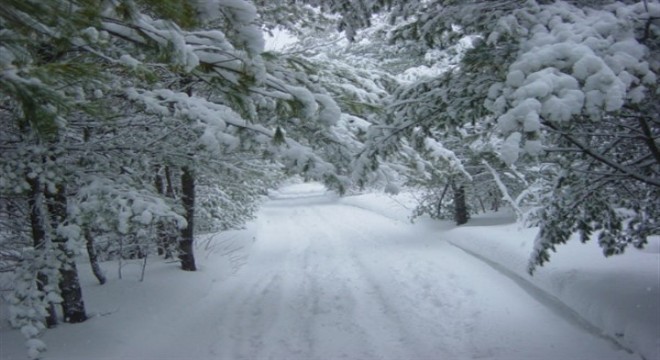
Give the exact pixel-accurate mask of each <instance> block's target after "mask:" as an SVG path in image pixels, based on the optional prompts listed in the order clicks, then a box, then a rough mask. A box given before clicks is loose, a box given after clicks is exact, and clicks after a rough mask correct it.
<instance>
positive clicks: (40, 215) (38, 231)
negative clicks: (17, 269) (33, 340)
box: [27, 178, 57, 328]
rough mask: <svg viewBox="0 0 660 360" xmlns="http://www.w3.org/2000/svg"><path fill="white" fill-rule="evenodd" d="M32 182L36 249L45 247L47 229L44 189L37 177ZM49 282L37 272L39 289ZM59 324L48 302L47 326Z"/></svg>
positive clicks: (32, 214)
mask: <svg viewBox="0 0 660 360" xmlns="http://www.w3.org/2000/svg"><path fill="white" fill-rule="evenodd" d="M27 182H28V183H29V184H30V197H29V198H28V206H29V208H30V227H31V228H32V245H33V246H34V248H35V249H43V248H44V247H45V242H46V230H45V228H44V218H45V216H44V215H45V214H44V208H43V201H44V199H43V196H44V194H43V191H42V189H41V184H40V183H39V180H37V179H29V178H28V179H27ZM46 284H48V277H47V276H46V275H45V274H44V273H42V272H39V273H38V274H37V289H39V291H43V290H44V286H45V285H46ZM55 325H57V314H56V312H55V306H54V305H53V303H49V304H48V316H47V317H46V326H47V327H49V328H52V327H54V326H55Z"/></svg>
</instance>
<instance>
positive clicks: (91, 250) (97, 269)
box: [84, 229, 106, 285]
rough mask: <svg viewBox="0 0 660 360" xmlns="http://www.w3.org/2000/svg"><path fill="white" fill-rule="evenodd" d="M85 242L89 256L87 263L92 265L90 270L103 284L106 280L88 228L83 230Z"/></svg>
mask: <svg viewBox="0 0 660 360" xmlns="http://www.w3.org/2000/svg"><path fill="white" fill-rule="evenodd" d="M84 234H85V244H86V245H87V255H88V256H89V265H90V266H91V267H92V272H93V273H94V276H96V279H97V280H98V281H99V284H101V285H103V284H105V282H106V278H105V274H104V273H103V270H101V266H100V265H99V258H98V256H97V255H96V248H95V247H94V236H93V235H92V232H91V231H89V229H85V230H84Z"/></svg>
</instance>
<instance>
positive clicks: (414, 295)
mask: <svg viewBox="0 0 660 360" xmlns="http://www.w3.org/2000/svg"><path fill="white" fill-rule="evenodd" d="M355 211H356V210H354V209H352V212H353V213H355ZM336 212H337V213H341V211H336ZM357 212H360V213H361V212H363V215H366V216H368V217H371V218H372V219H371V221H374V219H379V218H381V219H382V221H379V222H380V223H382V226H381V227H380V228H379V230H378V231H374V229H365V227H364V224H363V223H362V222H360V221H359V219H358V218H356V217H347V218H345V219H341V221H336V220H335V221H334V223H333V228H335V229H337V228H339V229H342V231H341V232H342V234H345V235H350V236H351V237H353V238H355V239H356V240H357V241H356V245H355V246H352V247H349V249H348V251H347V253H349V254H350V256H351V258H352V259H353V261H354V263H355V264H357V265H358V266H359V267H360V269H361V270H360V271H361V273H362V274H364V275H365V278H366V279H367V280H368V283H369V284H370V286H371V288H372V289H374V291H375V294H376V299H377V300H378V302H379V304H380V306H381V307H382V309H383V315H385V316H386V317H388V318H390V319H391V320H392V322H393V323H395V324H397V327H398V332H399V333H401V334H402V336H401V338H400V342H401V343H402V346H405V347H408V348H411V349H413V350H414V353H413V354H414V355H413V356H412V357H408V358H429V357H437V356H439V354H442V357H444V358H460V357H465V356H466V354H470V353H472V352H473V351H472V346H471V343H472V337H471V329H472V328H473V327H474V322H475V320H474V319H475V317H476V316H478V311H475V310H470V305H472V303H471V302H470V298H471V297H472V296H473V295H474V292H473V291H471V290H470V289H465V288H464V286H461V284H459V282H458V281H457V280H458V278H457V276H456V275H455V274H453V272H452V271H451V269H449V268H447V267H445V266H443V264H442V263H439V262H434V263H429V262H427V261H425V260H424V259H423V257H419V258H418V257H416V255H417V253H415V252H413V253H411V254H408V253H403V252H402V253H401V254H400V258H399V259H397V261H393V262H390V263H388V264H387V265H386V266H383V265H382V263H380V262H374V261H373V260H372V259H374V258H376V259H377V258H378V257H377V256H374V255H373V252H375V251H378V248H379V247H391V246H396V245H397V243H399V242H400V241H399V240H400V237H406V235H408V236H409V233H407V232H406V230H408V229H407V228H408V227H409V226H410V225H407V224H402V223H400V222H397V221H393V220H391V219H389V218H386V217H380V216H379V215H378V214H374V213H372V212H369V211H367V210H362V209H360V210H357ZM335 231H336V230H335ZM376 239H378V240H376ZM357 244H361V245H364V244H369V245H370V246H369V247H368V248H362V249H361V248H360V247H359V246H358V245H357ZM409 250H411V249H406V251H409ZM365 254H366V255H365ZM370 260H371V261H370ZM367 264H369V265H367ZM374 269H375V270H374ZM376 274H379V275H376ZM434 274H435V275H434ZM411 278H412V279H414V280H415V281H413V282H411V281H410V280H411ZM384 279H391V280H392V281H389V282H386V281H384ZM431 279H437V281H436V282H435V283H431V282H430V281H429V280H431ZM403 289H405V290H406V291H401V290H403ZM392 290H399V291H398V293H397V292H394V291H392ZM457 295H461V296H457ZM420 300H423V301H421V302H420Z"/></svg>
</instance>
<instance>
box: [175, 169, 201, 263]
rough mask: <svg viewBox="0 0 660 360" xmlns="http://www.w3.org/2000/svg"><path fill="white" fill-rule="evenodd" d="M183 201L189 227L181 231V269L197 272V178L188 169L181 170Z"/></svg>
mask: <svg viewBox="0 0 660 360" xmlns="http://www.w3.org/2000/svg"><path fill="white" fill-rule="evenodd" d="M181 201H182V202H183V208H184V210H185V212H186V214H185V218H186V221H187V222H188V225H187V226H186V227H185V228H184V229H183V230H181V239H180V240H179V260H181V268H182V269H183V270H186V271H195V270H197V267H196V266H195V256H194V254H193V236H194V231H193V225H194V224H193V220H194V218H195V178H194V174H193V173H192V170H190V169H189V168H188V167H183V168H182V169H181Z"/></svg>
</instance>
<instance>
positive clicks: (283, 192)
mask: <svg viewBox="0 0 660 360" xmlns="http://www.w3.org/2000/svg"><path fill="white" fill-rule="evenodd" d="M270 196H271V199H272V200H271V201H269V202H268V203H266V204H265V205H264V206H263V208H262V210H261V211H260V213H259V216H258V218H257V220H256V221H254V222H253V223H251V224H250V225H249V226H248V228H247V229H246V230H244V231H235V232H227V233H223V234H218V235H215V236H207V237H204V238H201V239H199V241H198V249H197V254H198V262H199V264H200V271H199V272H197V273H186V272H182V271H180V270H178V269H177V267H176V265H175V264H168V263H164V262H162V261H161V260H156V259H154V260H152V263H151V265H150V267H149V269H148V273H147V274H146V278H145V280H144V282H139V281H138V279H139V272H140V266H139V264H138V263H133V264H129V265H125V266H124V268H123V269H122V270H123V275H124V276H123V280H118V279H117V275H116V274H117V265H116V264H115V263H107V264H104V265H105V267H106V271H108V274H109V275H110V278H111V280H110V282H109V283H108V284H106V285H104V286H99V285H97V284H95V283H94V281H93V279H92V277H91V276H90V275H89V274H88V271H86V270H87V269H82V270H83V271H82V273H83V274H82V275H83V281H84V292H85V297H86V299H87V307H88V310H89V312H90V313H91V314H93V315H95V317H94V318H92V319H91V320H89V321H87V322H85V323H83V324H79V325H61V326H60V327H58V328H57V329H54V330H50V331H48V332H47V333H46V335H45V336H44V341H46V343H47V344H48V346H49V351H48V353H47V359H310V360H311V359H493V360H495V359H502V360H512V359H640V358H641V356H640V355H643V356H645V358H646V359H648V360H651V359H657V358H658V345H659V344H660V331H659V329H660V318H659V316H660V315H659V312H658V311H659V308H660V305H659V304H658V298H659V297H658V285H659V278H658V276H659V275H658V267H659V266H660V258H659V254H658V251H649V252H644V253H642V252H638V253H634V254H630V256H629V255H624V258H622V259H626V260H625V261H624V260H621V261H619V260H616V259H608V260H606V261H604V262H601V261H600V260H594V261H591V259H592V258H595V259H599V258H598V254H597V252H595V251H588V252H585V251H582V252H578V253H576V254H575V255H574V256H565V257H562V256H561V255H562V254H561V252H560V254H557V255H556V258H553V260H552V261H553V262H552V263H551V266H552V267H548V268H543V269H541V270H540V271H539V273H538V274H537V276H535V277H534V278H529V277H527V276H526V275H524V273H523V272H521V271H524V262H525V260H526V258H527V256H528V254H529V252H528V251H527V249H526V246H528V245H527V244H528V243H529V240H530V238H531V237H532V236H533V235H532V234H530V233H529V232H527V231H519V230H517V228H516V227H515V225H510V224H509V225H507V224H502V223H503V222H505V221H503V219H502V217H501V216H500V217H497V218H481V219H476V220H475V221H474V222H472V223H471V226H466V227H461V228H453V227H452V226H450V225H448V224H443V223H437V222H428V221H426V222H424V221H422V222H419V223H417V224H410V222H409V221H407V211H406V208H405V204H406V202H405V200H406V199H405V198H403V197H402V198H401V199H399V202H397V201H395V199H394V200H393V199H392V198H390V197H386V196H383V195H373V194H367V195H361V196H354V197H349V198H343V199H338V198H337V197H336V196H333V195H332V194H329V193H326V192H325V190H324V189H323V188H322V187H321V186H319V185H316V184H298V185H292V186H289V187H287V188H283V189H280V190H279V191H273V192H271V194H270ZM504 220H506V219H504ZM486 225H488V226H486ZM569 247H570V245H569ZM573 250H574V249H572V248H571V249H568V248H567V249H566V252H568V251H573ZM577 250H578V251H580V250H581V249H577ZM590 250H594V249H590ZM526 251H527V252H526ZM578 256H579V257H580V258H581V261H580V262H577V261H574V262H570V261H568V260H567V259H568V258H571V259H574V260H576V259H577V257H578ZM521 266H522V267H521ZM521 269H522V270H521ZM631 299H634V301H633V302H629V301H631ZM632 304H634V305H632ZM610 305H612V306H615V307H609V306H610ZM622 326H623V328H620V327H622ZM601 329H602V330H601ZM0 341H1V343H0V345H1V346H0V358H1V359H23V358H25V355H24V349H23V346H22V344H23V339H22V338H21V335H20V334H19V333H18V332H16V331H10V330H8V329H7V328H6V324H3V325H2V329H0Z"/></svg>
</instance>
